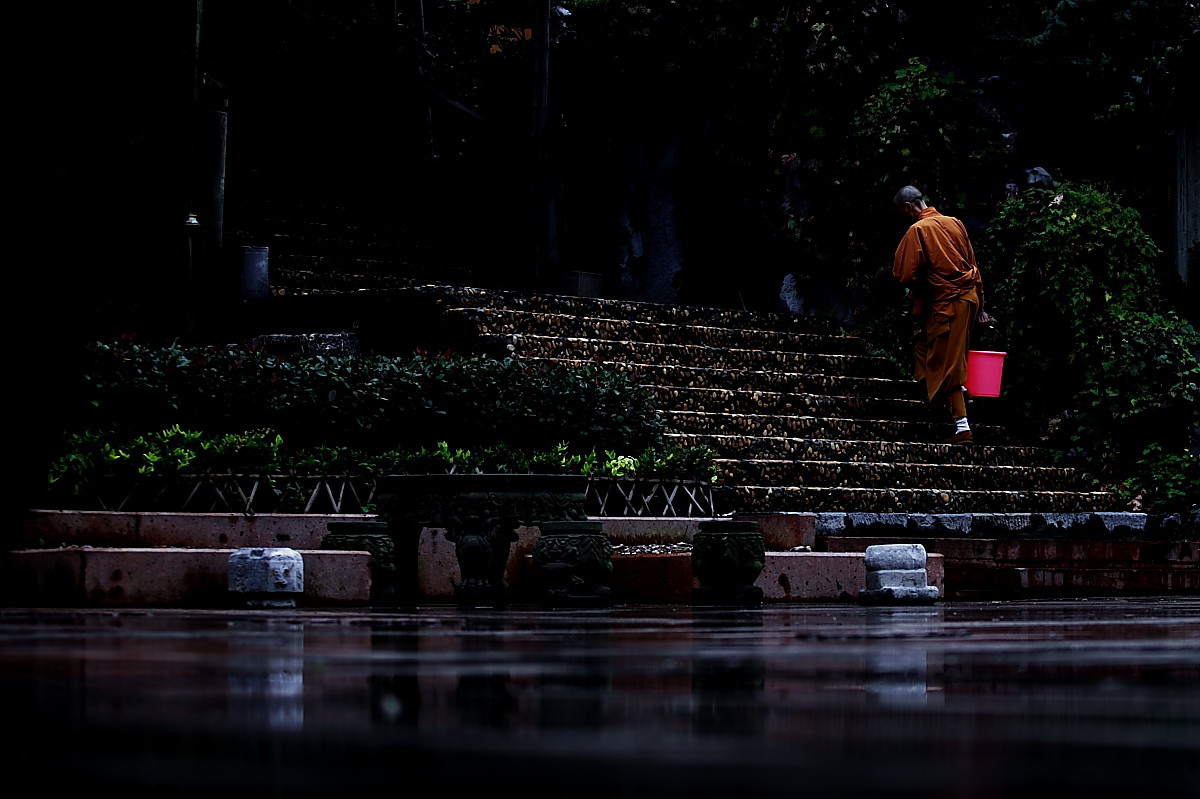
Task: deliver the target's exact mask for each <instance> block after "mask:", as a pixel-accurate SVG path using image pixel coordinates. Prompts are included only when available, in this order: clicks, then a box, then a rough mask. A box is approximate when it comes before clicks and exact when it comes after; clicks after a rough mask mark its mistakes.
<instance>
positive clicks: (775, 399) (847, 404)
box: [525, 356, 930, 420]
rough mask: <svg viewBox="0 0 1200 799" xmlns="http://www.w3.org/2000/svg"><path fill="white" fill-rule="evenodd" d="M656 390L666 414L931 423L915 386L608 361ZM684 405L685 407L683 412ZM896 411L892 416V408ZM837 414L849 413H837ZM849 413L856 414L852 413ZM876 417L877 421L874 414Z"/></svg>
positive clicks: (580, 362)
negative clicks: (813, 415) (718, 413)
mask: <svg viewBox="0 0 1200 799" xmlns="http://www.w3.org/2000/svg"><path fill="white" fill-rule="evenodd" d="M525 360H526V361H528V362H529V363H531V364H538V363H554V364H561V365H563V366H568V367H573V368H579V367H583V366H595V365H596V361H590V360H586V359H579V358H566V359H559V358H540V357H537V356H534V357H526V358H525ZM604 365H605V366H606V367H608V368H611V369H613V370H614V371H617V372H623V373H627V374H629V375H630V376H631V377H632V378H633V379H634V380H635V381H636V382H638V383H639V384H641V385H644V386H646V387H647V388H648V389H649V390H651V391H653V392H654V394H655V395H656V397H657V398H658V400H659V402H660V404H662V406H663V407H664V409H670V410H694V409H697V408H695V406H697V405H702V406H704V408H699V410H704V409H708V410H721V411H727V412H731V413H736V412H743V413H753V412H756V409H757V412H759V413H771V412H778V413H787V412H795V413H813V412H820V413H829V414H830V415H841V416H846V417H856V416H857V417H859V418H864V417H863V414H867V415H868V416H867V417H865V418H884V419H886V418H905V419H921V420H929V418H930V411H929V407H928V404H927V403H925V402H923V401H922V400H920V399H919V398H918V397H916V396H915V391H916V389H915V386H914V385H913V383H912V382H911V381H904V380H887V379H881V378H871V377H846V376H842V375H805V374H795V373H780V372H763V371H752V370H748V369H706V368H702V367H694V366H686V365H678V366H675V365H663V364H656V363H644V362H629V361H605V362H604ZM681 404H685V405H686V406H687V407H680V405H681ZM893 408H894V409H896V411H897V412H896V413H889V412H888V409H893ZM839 409H845V411H846V412H845V413H842V414H837V413H836V411H837V410H839ZM850 411H854V413H851V412H850ZM871 414H874V416H873V417H871V416H870V415H871Z"/></svg>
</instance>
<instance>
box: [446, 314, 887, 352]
mask: <svg viewBox="0 0 1200 799" xmlns="http://www.w3.org/2000/svg"><path fill="white" fill-rule="evenodd" d="M445 314H446V315H447V316H460V317H462V318H463V320H464V321H465V322H467V323H469V324H471V325H474V326H475V327H476V329H477V330H478V331H479V332H480V334H481V335H485V336H486V335H525V336H533V335H539V336H559V337H566V338H582V339H596V340H612V341H629V342H649V343H655V344H680V345H703V346H711V347H724V348H727V349H753V350H761V351H775V352H806V353H820V354H830V355H866V354H868V349H867V343H866V342H865V341H864V340H863V339H860V338H855V337H852V336H845V335H828V334H819V333H795V332H779V331H777V330H759V329H750V328H728V327H718V326H712V325H698V324H697V325H686V324H675V323H671V322H653V321H646V320H643V319H621V318H616V319H614V318H610V317H595V316H579V315H577V314H567V313H548V312H541V311H519V310H513V309H510V308H449V309H447V310H446V311H445Z"/></svg>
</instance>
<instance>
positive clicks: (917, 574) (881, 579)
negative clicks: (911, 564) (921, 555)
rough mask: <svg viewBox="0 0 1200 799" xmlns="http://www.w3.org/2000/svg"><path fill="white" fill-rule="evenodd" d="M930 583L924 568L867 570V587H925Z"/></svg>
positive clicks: (873, 588)
mask: <svg viewBox="0 0 1200 799" xmlns="http://www.w3.org/2000/svg"><path fill="white" fill-rule="evenodd" d="M928 584H929V579H928V576H927V575H926V574H925V570H924V569H876V570H875V571H869V572H867V588H868V589H871V590H876V589H879V588H924V587H925V586H926V585H928Z"/></svg>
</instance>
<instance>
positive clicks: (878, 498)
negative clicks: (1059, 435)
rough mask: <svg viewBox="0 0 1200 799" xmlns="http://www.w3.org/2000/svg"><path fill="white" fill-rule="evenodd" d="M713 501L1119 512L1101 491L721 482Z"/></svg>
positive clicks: (743, 507)
mask: <svg viewBox="0 0 1200 799" xmlns="http://www.w3.org/2000/svg"><path fill="white" fill-rule="evenodd" d="M718 502H719V504H720V506H721V508H725V509H728V511H736V512H738V513H781V512H792V513H796V512H802V513H849V512H860V513H1084V512H1097V511H1119V510H1123V509H1124V508H1123V506H1124V504H1125V502H1124V500H1122V498H1121V497H1119V496H1117V495H1115V494H1111V493H1107V492H1102V491H1088V492H1077V491H1050V490H1048V491H976V490H972V489H966V488H964V489H960V490H941V489H936V488H855V487H836V488H829V487H812V486H748V485H747V486H730V487H722V488H721V489H720V490H719V492H718ZM718 510H719V512H722V511H721V509H720V508H719V509H718Z"/></svg>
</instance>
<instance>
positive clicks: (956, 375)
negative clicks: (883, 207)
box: [892, 186, 988, 444]
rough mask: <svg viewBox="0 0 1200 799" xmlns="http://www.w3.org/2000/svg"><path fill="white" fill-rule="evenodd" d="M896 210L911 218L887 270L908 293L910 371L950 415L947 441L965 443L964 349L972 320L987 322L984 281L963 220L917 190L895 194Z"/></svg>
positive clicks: (968, 434) (968, 436)
mask: <svg viewBox="0 0 1200 799" xmlns="http://www.w3.org/2000/svg"><path fill="white" fill-rule="evenodd" d="M893 202H894V205H895V207H896V210H897V211H898V212H899V213H900V214H901V215H903V216H907V217H909V218H910V219H912V220H913V224H912V226H911V227H910V228H909V229H908V230H907V231H906V232H905V233H904V237H903V238H902V239H901V240H900V245H899V246H898V247H897V248H896V257H895V260H894V261H893V263H892V274H893V275H894V276H895V278H896V280H898V281H899V282H900V284H901V285H902V286H905V287H906V288H907V289H908V290H909V291H908V293H909V296H910V298H911V300H912V313H913V315H914V317H915V319H916V322H917V324H916V332H915V334H914V337H913V355H914V374H915V376H916V378H917V380H919V381H923V382H924V383H925V393H926V395H927V397H928V399H929V401H930V402H931V403H934V404H935V405H938V406H945V408H946V410H947V411H949V412H950V416H951V418H952V419H954V432H953V433H952V434H951V435H950V437H949V438H946V439H945V441H944V443H946V444H969V443H970V442H971V441H972V439H973V434H972V432H971V425H970V423H969V422H968V420H967V403H966V389H965V388H964V386H963V384H964V383H966V380H967V351H968V350H969V349H970V345H971V329H972V326H973V325H974V323H975V321H976V320H978V321H980V322H987V321H988V316H987V313H986V312H985V311H984V310H983V280H982V277H981V276H980V273H979V267H978V266H977V265H976V264H975V252H974V250H973V249H972V247H971V239H970V238H969V237H968V236H967V229H966V227H964V226H963V223H962V222H960V221H959V220H957V219H955V218H954V217H952V216H945V215H943V214H940V213H938V210H937V209H936V208H934V207H932V206H928V205H926V204H925V200H924V196H923V195H922V193H921V190H920V189H918V188H916V187H915V186H905V187H904V188H902V189H900V191H898V192H896V197H895V199H894V201H893Z"/></svg>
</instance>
